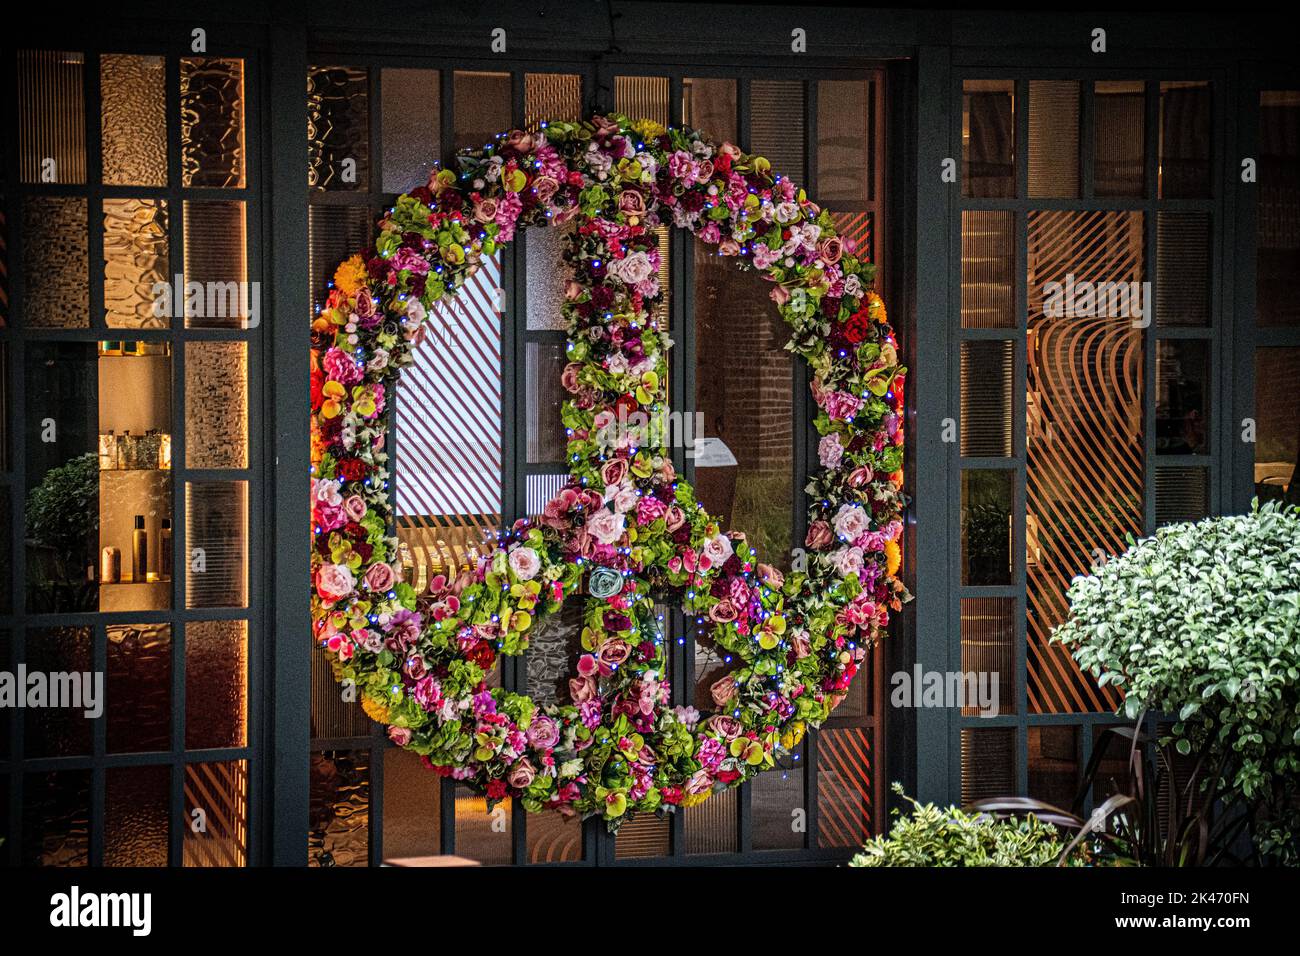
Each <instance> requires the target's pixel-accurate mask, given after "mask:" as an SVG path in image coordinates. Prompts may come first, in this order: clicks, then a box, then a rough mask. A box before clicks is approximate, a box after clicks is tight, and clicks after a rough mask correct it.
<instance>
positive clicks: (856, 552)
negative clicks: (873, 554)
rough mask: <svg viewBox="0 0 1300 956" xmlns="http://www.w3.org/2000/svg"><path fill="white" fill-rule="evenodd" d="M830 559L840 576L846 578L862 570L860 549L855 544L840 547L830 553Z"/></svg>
mask: <svg viewBox="0 0 1300 956" xmlns="http://www.w3.org/2000/svg"><path fill="white" fill-rule="evenodd" d="M831 561H832V562H834V564H835V570H836V571H838V572H839V575H840V577H842V578H847V577H848V576H849V575H850V574H857V573H858V572H859V571H861V570H862V549H861V548H859V547H856V546H854V547H843V548H840V549H839V550H838V551H836V552H835V553H834V554H832V555H831Z"/></svg>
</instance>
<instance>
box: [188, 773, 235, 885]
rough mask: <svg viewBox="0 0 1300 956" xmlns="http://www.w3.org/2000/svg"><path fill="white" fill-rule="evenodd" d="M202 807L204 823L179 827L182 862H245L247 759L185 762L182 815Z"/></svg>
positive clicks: (193, 816)
mask: <svg viewBox="0 0 1300 956" xmlns="http://www.w3.org/2000/svg"><path fill="white" fill-rule="evenodd" d="M195 810H202V811H203V819H204V823H205V827H204V829H203V830H201V831H199V832H197V833H196V832H195V831H194V828H193V827H188V826H187V827H184V828H183V830H182V838H183V839H182V844H181V853H182V860H183V865H184V866H247V865H248V762H247V761H245V760H230V761H226V762H224V763H187V764H186V765H185V819H186V820H193V819H194V818H195V814H194V811H195Z"/></svg>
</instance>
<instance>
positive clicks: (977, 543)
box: [961, 468, 1015, 586]
mask: <svg viewBox="0 0 1300 956" xmlns="http://www.w3.org/2000/svg"><path fill="white" fill-rule="evenodd" d="M1014 474H1015V473H1014V472H1012V471H1010V470H1007V469H999V470H992V469H969V468H968V469H966V470H964V471H962V473H961V568H962V574H961V583H962V584H968V585H975V586H979V585H988V584H1010V583H1011V575H1012V570H1013V569H1012V564H1011V506H1012V505H1011V502H1012V487H1013V478H1014Z"/></svg>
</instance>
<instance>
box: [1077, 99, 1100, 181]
mask: <svg viewBox="0 0 1300 956" xmlns="http://www.w3.org/2000/svg"><path fill="white" fill-rule="evenodd" d="M1079 95H1080V97H1082V100H1083V101H1082V103H1080V108H1079V154H1080V155H1079V196H1080V197H1081V198H1083V199H1092V198H1094V194H1095V193H1096V175H1097V171H1096V159H1097V149H1096V143H1097V94H1096V82H1095V81H1093V80H1080V81H1079Z"/></svg>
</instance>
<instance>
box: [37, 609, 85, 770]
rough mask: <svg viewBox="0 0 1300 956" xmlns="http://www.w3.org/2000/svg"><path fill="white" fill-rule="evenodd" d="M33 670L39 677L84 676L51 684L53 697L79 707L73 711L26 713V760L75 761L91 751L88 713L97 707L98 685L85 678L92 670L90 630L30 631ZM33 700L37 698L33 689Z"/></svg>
mask: <svg viewBox="0 0 1300 956" xmlns="http://www.w3.org/2000/svg"><path fill="white" fill-rule="evenodd" d="M25 663H26V664H27V672H28V673H29V674H34V673H36V672H38V671H39V672H41V673H43V674H47V675H48V674H53V673H61V674H68V675H78V676H77V678H76V679H69V680H67V681H62V682H60V683H59V686H58V687H55V686H53V685H47V693H49V694H50V695H51V699H52V698H53V696H55V695H57V696H59V697H60V698H63V697H64V695H65V694H66V699H67V700H69V701H71V702H73V703H79V704H80V705H81V706H71V707H52V706H45V707H28V708H26V710H25V711H24V712H23V729H24V734H25V739H26V745H25V749H24V751H23V753H24V755H25V756H26V757H29V758H30V757H73V756H81V755H83V754H88V753H90V731H91V726H92V722H91V720H90V719H89V718H87V717H86V715H85V712H86V711H87V710H90V709H92V708H91V706H90V702H89V700H88V699H87V698H88V695H87V691H88V690H89V691H90V694H93V693H94V690H95V688H94V685H93V683H92V684H91V685H90V686H89V687H87V685H86V683H85V681H84V680H83V679H81V676H80V675H85V674H88V673H90V671H91V647H90V628H89V627H44V628H38V629H33V630H29V631H28V632H27V646H26V659H25ZM28 700H29V702H30V700H31V692H30V689H29V693H28Z"/></svg>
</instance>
